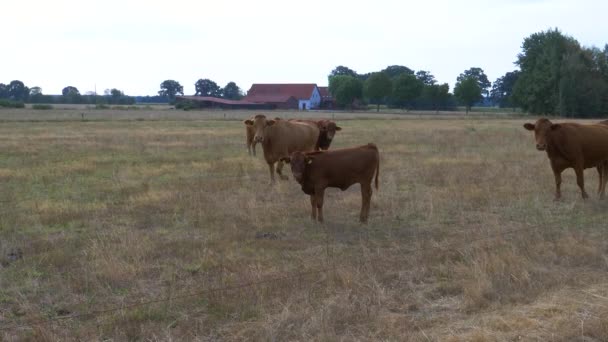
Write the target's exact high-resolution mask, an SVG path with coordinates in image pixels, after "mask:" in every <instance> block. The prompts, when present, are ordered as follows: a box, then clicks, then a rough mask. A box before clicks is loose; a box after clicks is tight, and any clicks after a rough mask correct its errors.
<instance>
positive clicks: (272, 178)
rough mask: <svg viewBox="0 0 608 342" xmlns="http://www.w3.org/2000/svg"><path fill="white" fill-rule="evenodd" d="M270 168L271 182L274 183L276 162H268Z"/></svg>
mask: <svg viewBox="0 0 608 342" xmlns="http://www.w3.org/2000/svg"><path fill="white" fill-rule="evenodd" d="M268 170H269V171H270V184H274V183H275V182H276V181H275V179H274V163H268Z"/></svg>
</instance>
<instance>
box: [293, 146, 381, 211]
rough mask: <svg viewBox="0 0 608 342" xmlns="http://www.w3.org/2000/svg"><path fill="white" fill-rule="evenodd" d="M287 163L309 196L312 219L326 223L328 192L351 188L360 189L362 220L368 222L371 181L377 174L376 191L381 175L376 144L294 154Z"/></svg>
mask: <svg viewBox="0 0 608 342" xmlns="http://www.w3.org/2000/svg"><path fill="white" fill-rule="evenodd" d="M283 160H284V161H286V162H288V163H289V164H290V165H291V172H292V173H293V176H294V178H295V179H296V181H298V183H300V185H302V191H304V193H305V194H307V195H310V205H311V207H312V212H311V215H310V216H311V217H312V219H313V220H315V219H318V220H319V222H323V197H324V194H325V188H328V187H330V188H339V189H340V190H342V191H344V190H346V189H348V188H349V187H350V186H351V185H353V184H355V183H359V184H360V185H361V202H362V203H361V214H360V216H359V220H360V221H361V222H363V223H365V222H367V218H368V217H369V207H370V201H371V198H372V178H373V177H374V173H375V174H376V180H375V183H376V190H377V189H378V175H379V174H380V154H379V152H378V148H377V147H376V145H374V144H371V143H370V144H367V145H363V146H358V147H352V148H344V149H338V150H331V151H316V152H308V153H305V152H294V153H292V154H291V156H290V157H288V158H283ZM317 214H318V215H317Z"/></svg>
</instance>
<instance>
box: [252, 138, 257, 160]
mask: <svg viewBox="0 0 608 342" xmlns="http://www.w3.org/2000/svg"><path fill="white" fill-rule="evenodd" d="M255 144H256V142H255V141H254V142H252V143H251V150H252V151H253V156H254V157H255Z"/></svg>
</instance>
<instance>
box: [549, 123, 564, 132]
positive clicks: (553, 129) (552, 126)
mask: <svg viewBox="0 0 608 342" xmlns="http://www.w3.org/2000/svg"><path fill="white" fill-rule="evenodd" d="M560 127H562V125H560V124H552V125H551V130H552V131H555V130H556V129H559V128H560Z"/></svg>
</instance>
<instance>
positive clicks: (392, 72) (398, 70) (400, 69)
mask: <svg viewBox="0 0 608 342" xmlns="http://www.w3.org/2000/svg"><path fill="white" fill-rule="evenodd" d="M381 72H383V73H385V74H387V75H388V77H390V78H395V77H397V76H400V75H402V74H410V75H413V74H414V70H412V69H410V68H408V67H406V66H403V65H389V66H387V67H386V68H384V69H382V70H381Z"/></svg>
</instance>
